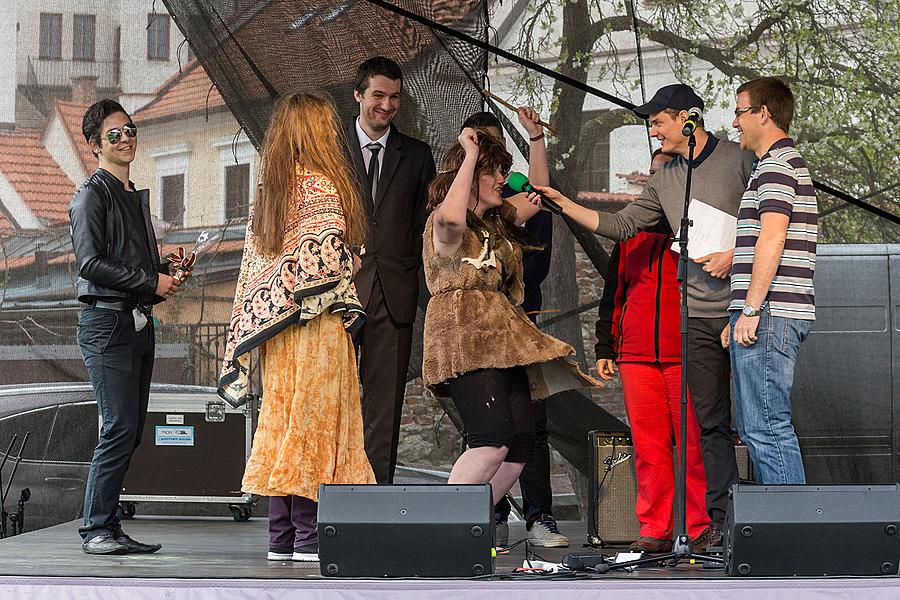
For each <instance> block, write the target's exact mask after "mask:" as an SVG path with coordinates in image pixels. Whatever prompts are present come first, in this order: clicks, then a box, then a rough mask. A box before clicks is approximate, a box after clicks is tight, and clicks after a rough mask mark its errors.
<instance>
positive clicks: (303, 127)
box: [219, 94, 375, 561]
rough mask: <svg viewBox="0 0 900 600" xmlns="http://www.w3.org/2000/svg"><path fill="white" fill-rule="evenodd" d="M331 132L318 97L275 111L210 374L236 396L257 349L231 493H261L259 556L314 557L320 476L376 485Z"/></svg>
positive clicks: (351, 230)
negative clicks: (265, 537)
mask: <svg viewBox="0 0 900 600" xmlns="http://www.w3.org/2000/svg"><path fill="white" fill-rule="evenodd" d="M342 131H343V128H342V127H341V124H340V121H339V120H338V116H337V113H336V112H335V109H334V105H333V103H332V101H331V100H330V99H328V98H325V97H322V96H317V95H311V94H294V95H292V96H288V97H286V98H284V99H283V100H281V101H279V103H278V104H277V105H276V107H275V111H274V114H273V115H272V121H271V123H270V124H269V129H268V130H267V132H266V138H265V141H264V142H263V149H262V165H263V167H262V187H261V189H260V191H259V194H258V195H257V198H256V202H255V204H254V206H253V210H252V215H251V217H250V224H249V226H248V228H247V239H246V245H245V246H244V256H243V259H242V260H241V273H240V276H239V278H238V284H237V291H236V293H235V299H234V308H233V310H232V315H231V325H230V327H229V331H228V342H227V345H226V349H225V364H224V368H223V370H222V376H221V377H220V379H219V394H220V395H221V396H222V397H223V398H225V399H226V400H228V401H229V402H230V403H231V404H232V405H239V404H241V403H242V402H243V401H245V398H246V395H247V391H248V390H249V380H248V374H249V373H248V368H247V367H248V357H249V353H250V351H251V350H253V349H254V348H259V350H260V355H261V357H262V388H263V396H262V408H261V411H260V414H259V424H258V426H257V429H256V434H255V435H254V437H253V449H252V451H251V454H250V459H249V460H248V462H247V468H246V469H245V471H244V480H243V483H242V486H241V489H242V490H243V491H244V492H249V493H252V494H259V495H260V496H269V553H268V558H269V560H292V559H293V560H295V561H315V560H318V539H317V536H316V512H317V504H316V502H317V500H318V491H319V485H320V484H323V483H347V484H358V483H375V476H374V475H373V473H372V468H371V467H370V466H369V461H368V459H367V458H366V453H365V450H364V448H363V428H362V412H361V409H360V401H359V383H358V379H357V372H356V355H355V351H354V348H353V343H352V342H351V341H350V333H349V332H350V331H351V330H353V329H354V328H356V327H359V326H360V325H361V323H362V319H363V318H364V317H363V314H362V308H361V307H360V305H359V300H358V299H357V297H356V290H355V288H354V286H353V284H352V283H351V279H352V277H353V272H354V257H353V255H352V254H351V253H350V250H349V248H350V247H351V246H352V245H355V244H361V243H362V241H363V240H364V238H365V221H364V216H363V209H362V205H361V203H360V197H359V192H358V191H357V188H356V185H355V180H354V178H353V176H352V171H351V170H350V166H349V164H348V163H347V159H346V158H345V156H344V153H343V152H342V150H341V148H342V146H341V136H342Z"/></svg>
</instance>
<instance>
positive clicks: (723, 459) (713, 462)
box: [687, 317, 738, 529]
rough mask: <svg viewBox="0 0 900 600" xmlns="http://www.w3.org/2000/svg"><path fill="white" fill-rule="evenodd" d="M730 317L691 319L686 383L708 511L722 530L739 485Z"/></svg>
mask: <svg viewBox="0 0 900 600" xmlns="http://www.w3.org/2000/svg"><path fill="white" fill-rule="evenodd" d="M727 324H728V317H722V318H712V319H701V318H693V317H692V318H689V319H688V357H687V380H688V388H689V389H690V391H691V399H692V400H693V403H694V412H695V413H696V415H697V424H698V425H699V426H700V450H701V451H702V453H703V468H704V469H705V470H706V511H707V512H708V513H709V518H710V522H711V523H712V524H713V525H715V526H716V527H718V528H719V529H722V528H723V527H724V525H725V508H726V506H727V503H728V490H729V489H730V488H731V485H732V484H734V483H737V481H738V470H737V461H736V460H735V457H734V438H733V436H732V433H731V387H730V386H731V361H730V358H729V356H728V350H726V349H725V348H722V343H721V341H720V334H721V333H722V330H723V329H724V328H725V326H726V325H727Z"/></svg>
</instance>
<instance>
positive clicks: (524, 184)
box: [506, 171, 562, 215]
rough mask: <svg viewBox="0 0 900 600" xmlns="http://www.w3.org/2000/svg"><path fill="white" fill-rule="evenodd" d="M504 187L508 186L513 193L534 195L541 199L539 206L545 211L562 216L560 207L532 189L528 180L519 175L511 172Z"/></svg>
mask: <svg viewBox="0 0 900 600" xmlns="http://www.w3.org/2000/svg"><path fill="white" fill-rule="evenodd" d="M506 185H508V186H509V187H510V188H511V189H512V190H513V191H515V192H525V193H526V194H530V193H532V192H533V193H535V194H537V195H538V196H540V197H541V204H543V205H544V206H546V207H547V210H549V211H550V212H552V213H553V214H555V215H561V214H562V206H560V205H559V204H557V203H556V202H554V201H553V200H551V199H550V198H548V197H547V196H546V195H544V194H543V193H542V192H539V191H538V190H536V189H534V187H533V186H532V185H531V183H529V181H528V178H527V177H526V176H525V175H523V174H521V173H517V172H515V171H513V172H512V173H510V174H509V177H507V178H506Z"/></svg>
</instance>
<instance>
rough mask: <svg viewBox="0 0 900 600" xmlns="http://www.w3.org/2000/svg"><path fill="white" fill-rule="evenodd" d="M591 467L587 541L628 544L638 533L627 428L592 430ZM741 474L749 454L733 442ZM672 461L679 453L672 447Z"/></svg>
mask: <svg viewBox="0 0 900 600" xmlns="http://www.w3.org/2000/svg"><path fill="white" fill-rule="evenodd" d="M588 439H589V440H590V445H591V452H590V456H591V470H590V473H589V477H588V507H589V511H590V515H589V518H588V541H589V542H590V543H591V544H593V545H597V546H603V545H610V544H628V543H631V542H632V541H634V540H636V539H637V538H638V537H639V536H640V523H639V522H638V519H637V515H636V514H635V512H634V506H635V502H636V501H637V480H636V478H635V473H634V447H633V446H632V443H631V434H630V433H629V432H608V431H591V432H590V433H589V434H588ZM734 451H735V455H736V457H737V463H738V474H739V476H740V478H741V479H742V480H743V479H749V477H750V473H751V469H750V455H749V453H748V452H747V447H746V446H744V445H743V444H735V447H734ZM672 454H673V457H674V460H673V465H674V467H675V468H677V467H678V454H677V452H676V450H675V447H674V446H673V448H672Z"/></svg>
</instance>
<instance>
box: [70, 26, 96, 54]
mask: <svg viewBox="0 0 900 600" xmlns="http://www.w3.org/2000/svg"><path fill="white" fill-rule="evenodd" d="M95 25H96V18H95V17H94V15H75V18H74V20H73V21H72V58H73V59H74V60H87V61H92V60H94V34H95Z"/></svg>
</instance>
